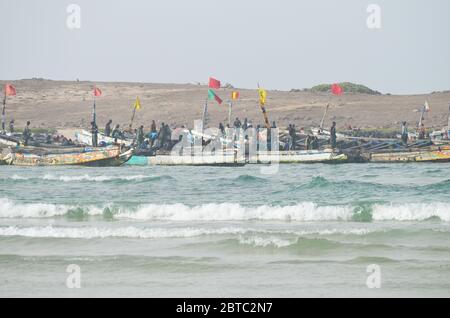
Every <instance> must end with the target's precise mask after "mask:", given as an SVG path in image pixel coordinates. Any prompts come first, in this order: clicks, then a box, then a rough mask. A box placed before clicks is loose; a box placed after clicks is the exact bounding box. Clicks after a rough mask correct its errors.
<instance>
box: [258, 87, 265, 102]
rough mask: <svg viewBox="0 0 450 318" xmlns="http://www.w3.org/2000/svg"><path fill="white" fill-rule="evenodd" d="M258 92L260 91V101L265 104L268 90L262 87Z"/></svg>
mask: <svg viewBox="0 0 450 318" xmlns="http://www.w3.org/2000/svg"><path fill="white" fill-rule="evenodd" d="M258 92H259V103H260V104H261V105H265V104H266V99H267V92H266V91H265V90H264V89H262V88H260V89H258Z"/></svg>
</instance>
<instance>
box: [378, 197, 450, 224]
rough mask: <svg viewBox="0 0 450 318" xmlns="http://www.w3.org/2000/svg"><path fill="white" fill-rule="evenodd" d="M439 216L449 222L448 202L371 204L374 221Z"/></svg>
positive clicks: (421, 219)
mask: <svg viewBox="0 0 450 318" xmlns="http://www.w3.org/2000/svg"><path fill="white" fill-rule="evenodd" d="M432 217H439V218H440V219H441V220H442V221H445V222H450V204H448V203H439V202H437V203H411V204H397V205H395V204H383V205H382V204H376V205H374V206H373V210H372V218H373V219H374V220H376V221H387V220H393V221H423V220H427V219H429V218H432Z"/></svg>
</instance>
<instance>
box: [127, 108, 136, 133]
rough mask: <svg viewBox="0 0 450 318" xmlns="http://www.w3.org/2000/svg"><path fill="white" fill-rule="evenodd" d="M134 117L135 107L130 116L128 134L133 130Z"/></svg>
mask: <svg viewBox="0 0 450 318" xmlns="http://www.w3.org/2000/svg"><path fill="white" fill-rule="evenodd" d="M134 116H136V106H134V108H133V115H132V116H131V122H130V128H129V130H130V132H132V129H133V122H134Z"/></svg>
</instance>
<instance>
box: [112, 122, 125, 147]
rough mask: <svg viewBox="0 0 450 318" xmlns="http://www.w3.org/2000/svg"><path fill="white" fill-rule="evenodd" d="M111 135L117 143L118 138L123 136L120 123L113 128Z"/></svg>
mask: <svg viewBox="0 0 450 318" xmlns="http://www.w3.org/2000/svg"><path fill="white" fill-rule="evenodd" d="M111 137H112V138H114V142H115V143H117V139H119V138H121V137H122V133H121V132H120V125H119V124H117V125H116V127H115V128H114V129H113V131H112V134H111Z"/></svg>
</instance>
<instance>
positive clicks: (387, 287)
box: [0, 164, 450, 297]
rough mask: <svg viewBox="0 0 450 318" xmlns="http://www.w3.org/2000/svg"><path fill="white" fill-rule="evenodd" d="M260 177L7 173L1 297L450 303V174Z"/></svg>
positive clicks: (313, 169)
mask: <svg viewBox="0 0 450 318" xmlns="http://www.w3.org/2000/svg"><path fill="white" fill-rule="evenodd" d="M260 168H261V167H260V166H256V165H248V166H246V167H238V168H236V167H234V168H231V167H230V168H225V167H119V168H20V167H9V166H2V167H0V296H7V297H17V296H42V297H48V296H63V297H84V296H93V297H101V296H118V297H132V296H138V297H214V296H217V297H299V296H303V297H314V296H319V297H326V296H355V297H372V296H373V297H396V296H406V297H412V296H420V297H433V296H438V297H444V296H445V297H449V296H450V164H360V165H358V164H344V165H322V164H314V165H282V166H280V168H279V171H278V172H276V173H274V174H271V175H266V174H262V173H261V169H260ZM75 274H76V276H73V275H75ZM74 279H75V281H76V284H73V282H74ZM78 287H79V288H78Z"/></svg>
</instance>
